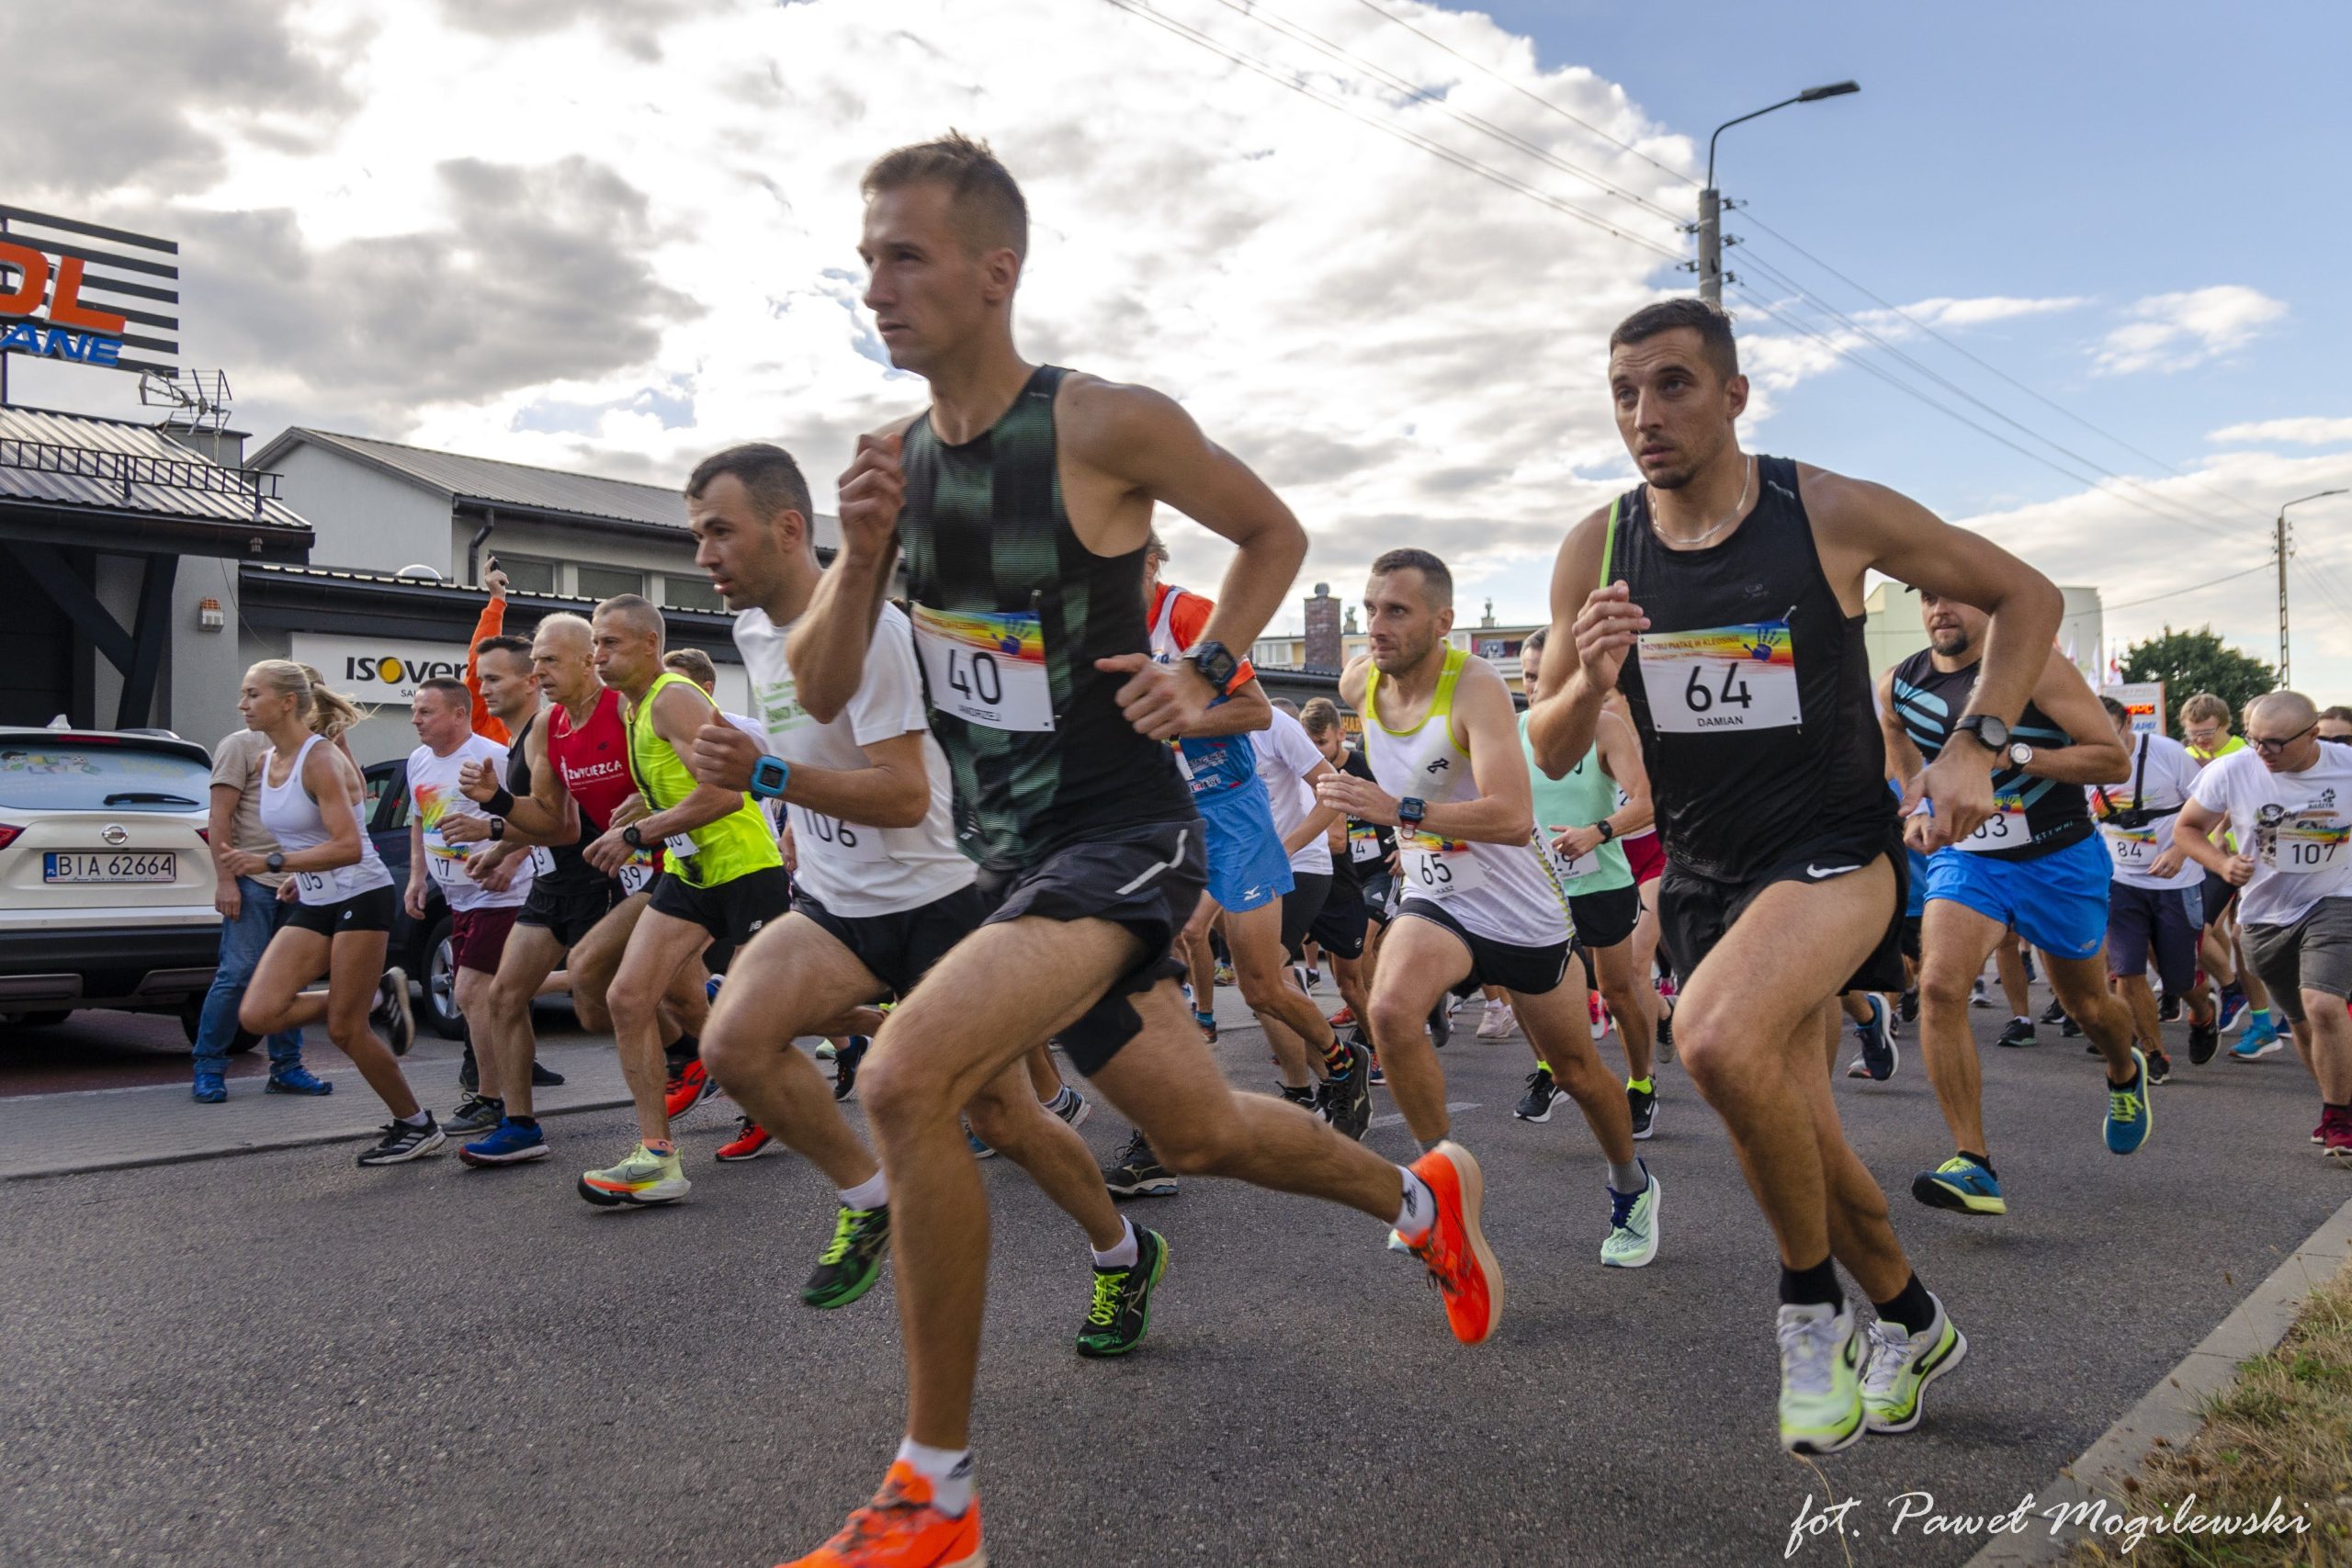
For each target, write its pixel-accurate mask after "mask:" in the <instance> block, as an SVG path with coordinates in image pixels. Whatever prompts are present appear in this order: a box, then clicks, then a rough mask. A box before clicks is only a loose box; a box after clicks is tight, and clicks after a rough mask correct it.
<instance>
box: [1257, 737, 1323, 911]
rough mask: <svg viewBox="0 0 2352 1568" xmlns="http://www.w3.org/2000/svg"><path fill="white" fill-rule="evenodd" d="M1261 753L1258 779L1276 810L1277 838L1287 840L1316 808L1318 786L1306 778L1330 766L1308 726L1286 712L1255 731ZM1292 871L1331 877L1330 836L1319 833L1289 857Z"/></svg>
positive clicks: (1268, 801) (1275, 830)
mask: <svg viewBox="0 0 2352 1568" xmlns="http://www.w3.org/2000/svg"><path fill="white" fill-rule="evenodd" d="M1250 744H1251V745H1252V746H1253V747H1255V748H1256V750H1257V752H1258V776H1259V777H1260V778H1261V779H1262V780H1264V781H1265V784H1266V803H1267V804H1268V805H1269V806H1272V807H1273V809H1274V835H1275V837H1277V838H1281V839H1288V838H1289V837H1290V836H1291V834H1292V833H1293V832H1294V831H1295V830H1296V829H1297V827H1298V825H1299V824H1300V823H1301V822H1304V821H1306V818H1307V814H1308V813H1309V812H1312V811H1313V810H1314V809H1315V807H1316V802H1315V786H1314V785H1312V784H1308V783H1307V782H1306V775H1307V774H1309V773H1313V772H1314V771H1315V769H1316V767H1317V765H1318V764H1320V765H1322V766H1325V767H1329V765H1330V763H1329V760H1328V759H1327V758H1326V757H1325V756H1324V755H1323V752H1322V750H1321V749H1320V748H1318V747H1317V745H1316V744H1315V739H1314V738H1313V737H1312V736H1310V735H1308V734H1307V733H1306V726H1305V725H1303V724H1301V723H1299V722H1298V720H1296V719H1295V718H1293V717H1291V716H1290V715H1288V714H1286V713H1284V712H1283V710H1282V709H1280V708H1276V709H1275V710H1274V722H1273V726H1272V728H1268V729H1261V730H1258V731H1256V732H1255V733H1254V734H1252V735H1251V736H1250ZM1290 868H1291V870H1293V871H1305V872H1312V873H1315V874H1318V875H1322V876H1329V875H1330V874H1331V840H1330V838H1329V835H1327V834H1323V833H1317V835H1315V837H1314V838H1312V839H1309V840H1307V841H1306V843H1305V844H1304V845H1302V846H1301V847H1300V849H1299V851H1298V852H1297V853H1296V854H1294V855H1293V856H1291V857H1290Z"/></svg>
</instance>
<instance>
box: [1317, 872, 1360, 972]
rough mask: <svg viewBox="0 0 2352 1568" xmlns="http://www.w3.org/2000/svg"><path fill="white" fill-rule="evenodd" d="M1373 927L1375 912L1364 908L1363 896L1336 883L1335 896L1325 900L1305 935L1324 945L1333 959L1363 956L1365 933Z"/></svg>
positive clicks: (1333, 891) (1350, 888)
mask: <svg viewBox="0 0 2352 1568" xmlns="http://www.w3.org/2000/svg"><path fill="white" fill-rule="evenodd" d="M1371 929H1372V911H1371V910H1370V909H1368V908H1365V907H1364V901H1363V896H1362V895H1361V894H1359V893H1358V892H1357V891H1356V890H1355V889H1354V888H1352V887H1339V886H1334V888H1333V890H1332V896H1331V897H1329V898H1326V899H1325V900H1323V908H1322V911H1321V912H1320V913H1318V914H1317V916H1316V917H1315V923H1314V924H1313V925H1311V926H1309V927H1307V928H1306V934H1307V935H1308V936H1311V937H1313V938H1314V939H1315V940H1316V941H1317V942H1321V943H1322V944H1323V951H1324V952H1326V953H1329V954H1330V955H1331V956H1332V957H1334V958H1362V957H1363V944H1364V938H1365V936H1366V934H1367V933H1368V932H1369V931H1371Z"/></svg>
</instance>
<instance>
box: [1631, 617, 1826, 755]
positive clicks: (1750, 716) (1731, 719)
mask: <svg viewBox="0 0 2352 1568" xmlns="http://www.w3.org/2000/svg"><path fill="white" fill-rule="evenodd" d="M1640 652H1641V660H1642V685H1643V687H1644V689H1645V691H1646V692H1647V694H1648V696H1649V705H1650V721H1651V723H1653V724H1654V725H1656V726H1657V728H1659V729H1660V730H1663V731H1665V732H1667V733H1668V734H1677V735H1704V734H1710V733H1713V732H1716V731H1720V730H1730V729H1787V728H1792V727H1793V726H1795V725H1797V724H1799V723H1802V722H1803V718H1804V716H1803V714H1802V712H1801V711H1800V709H1799V706H1798V703H1797V658H1796V644H1795V642H1794V641H1793V640H1792V638H1791V637H1790V635H1789V624H1788V622H1786V621H1758V622H1754V623H1752V624H1750V625H1747V626H1713V627H1710V628H1708V629H1706V630H1703V631H1688V632H1644V633H1643V634H1642V637H1641V645H1640Z"/></svg>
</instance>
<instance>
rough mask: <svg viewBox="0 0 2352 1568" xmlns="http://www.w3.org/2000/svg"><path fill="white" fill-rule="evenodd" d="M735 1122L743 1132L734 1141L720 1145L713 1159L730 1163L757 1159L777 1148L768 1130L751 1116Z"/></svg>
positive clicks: (736, 1135) (740, 1118)
mask: <svg viewBox="0 0 2352 1568" xmlns="http://www.w3.org/2000/svg"><path fill="white" fill-rule="evenodd" d="M735 1121H736V1124H737V1125H738V1126H739V1127H741V1132H739V1133H737V1134H735V1136H734V1138H733V1139H732V1140H730V1141H729V1142H727V1143H724V1144H721V1145H718V1154H717V1155H716V1156H713V1157H715V1158H718V1159H720V1160H724V1161H728V1162H729V1163H732V1162H733V1161H736V1160H741V1159H757V1158H759V1157H760V1156H762V1155H763V1154H765V1153H767V1152H768V1151H769V1150H770V1149H772V1148H775V1147H776V1146H777V1145H776V1142H775V1139H774V1138H773V1137H771V1136H769V1134H768V1131H767V1129H766V1128H764V1127H763V1126H761V1125H760V1124H759V1123H758V1122H754V1121H752V1119H751V1118H750V1117H749V1116H738V1117H737V1118H736V1119H735Z"/></svg>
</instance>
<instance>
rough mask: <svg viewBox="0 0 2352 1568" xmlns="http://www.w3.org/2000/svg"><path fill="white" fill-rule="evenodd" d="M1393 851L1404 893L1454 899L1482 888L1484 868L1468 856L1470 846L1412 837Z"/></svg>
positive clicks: (1450, 841)
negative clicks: (1401, 870)
mask: <svg viewBox="0 0 2352 1568" xmlns="http://www.w3.org/2000/svg"><path fill="white" fill-rule="evenodd" d="M1397 848H1398V849H1399V850H1400V851H1401V853H1400V854H1399V855H1398V857H1397V858H1398V859H1399V860H1400V861H1401V862H1402V863H1403V867H1404V872H1405V891H1406V892H1407V894H1408V895H1412V894H1418V895H1419V896H1420V897H1424V898H1454V897H1460V896H1461V895H1463V894H1464V893H1473V892H1476V890H1477V889H1479V888H1480V887H1482V886H1486V881H1487V873H1486V869H1485V868H1484V867H1483V866H1481V865H1480V864H1479V863H1478V861H1477V858H1476V856H1474V855H1472V854H1471V852H1470V846H1469V845H1467V844H1462V843H1455V842H1453V841H1452V840H1445V839H1440V838H1436V837H1434V836H1432V835H1430V834H1428V833H1421V834H1417V835H1415V836H1414V837H1413V838H1412V839H1411V840H1408V841H1406V842H1404V843H1401V844H1399V845H1398V846H1397Z"/></svg>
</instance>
